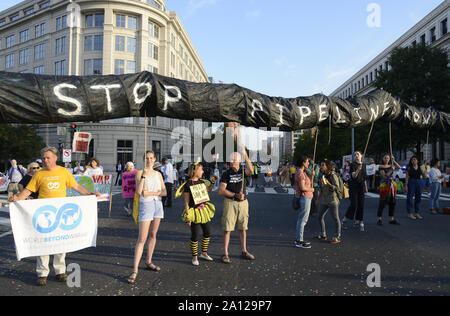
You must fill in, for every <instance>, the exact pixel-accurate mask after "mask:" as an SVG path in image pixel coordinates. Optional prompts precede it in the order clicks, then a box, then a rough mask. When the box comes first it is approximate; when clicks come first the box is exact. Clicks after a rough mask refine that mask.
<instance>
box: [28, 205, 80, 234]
mask: <svg viewBox="0 0 450 316" xmlns="http://www.w3.org/2000/svg"><path fill="white" fill-rule="evenodd" d="M81 219H82V211H81V208H80V207H79V206H78V205H77V204H73V203H68V204H65V205H63V206H62V207H61V208H60V209H59V210H57V209H56V207H55V206H53V205H45V206H42V207H40V208H39V209H38V210H37V211H36V212H35V213H34V215H33V227H34V229H36V231H38V232H39V233H41V234H49V233H51V232H53V231H54V230H56V229H57V228H58V227H59V228H60V229H62V230H64V231H71V230H74V229H75V228H77V227H78V226H79V225H80V223H81Z"/></svg>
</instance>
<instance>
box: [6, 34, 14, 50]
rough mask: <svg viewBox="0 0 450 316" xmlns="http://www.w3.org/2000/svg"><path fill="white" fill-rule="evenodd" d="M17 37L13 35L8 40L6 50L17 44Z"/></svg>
mask: <svg viewBox="0 0 450 316" xmlns="http://www.w3.org/2000/svg"><path fill="white" fill-rule="evenodd" d="M15 41H16V35H11V36H8V37H7V38H6V48H10V47H12V46H13V45H14V44H15Z"/></svg>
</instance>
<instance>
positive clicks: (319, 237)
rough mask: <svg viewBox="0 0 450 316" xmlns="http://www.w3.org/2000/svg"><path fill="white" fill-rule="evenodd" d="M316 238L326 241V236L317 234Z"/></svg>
mask: <svg viewBox="0 0 450 316" xmlns="http://www.w3.org/2000/svg"><path fill="white" fill-rule="evenodd" d="M316 239H318V240H324V241H327V240H328V237H327V236H323V235H319V236H317V237H316Z"/></svg>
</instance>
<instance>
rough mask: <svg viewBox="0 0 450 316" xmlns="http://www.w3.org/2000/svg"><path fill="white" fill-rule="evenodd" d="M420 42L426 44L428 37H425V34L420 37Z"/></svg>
mask: <svg viewBox="0 0 450 316" xmlns="http://www.w3.org/2000/svg"><path fill="white" fill-rule="evenodd" d="M420 42H421V43H422V44H424V45H425V44H426V38H425V34H423V35H422V36H421V37H420Z"/></svg>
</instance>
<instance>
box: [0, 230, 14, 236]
mask: <svg viewBox="0 0 450 316" xmlns="http://www.w3.org/2000/svg"><path fill="white" fill-rule="evenodd" d="M12 233H13V232H12V230H10V231H9V232H6V233H4V234H1V235H0V238H3V237H6V236H9V235H12Z"/></svg>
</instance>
